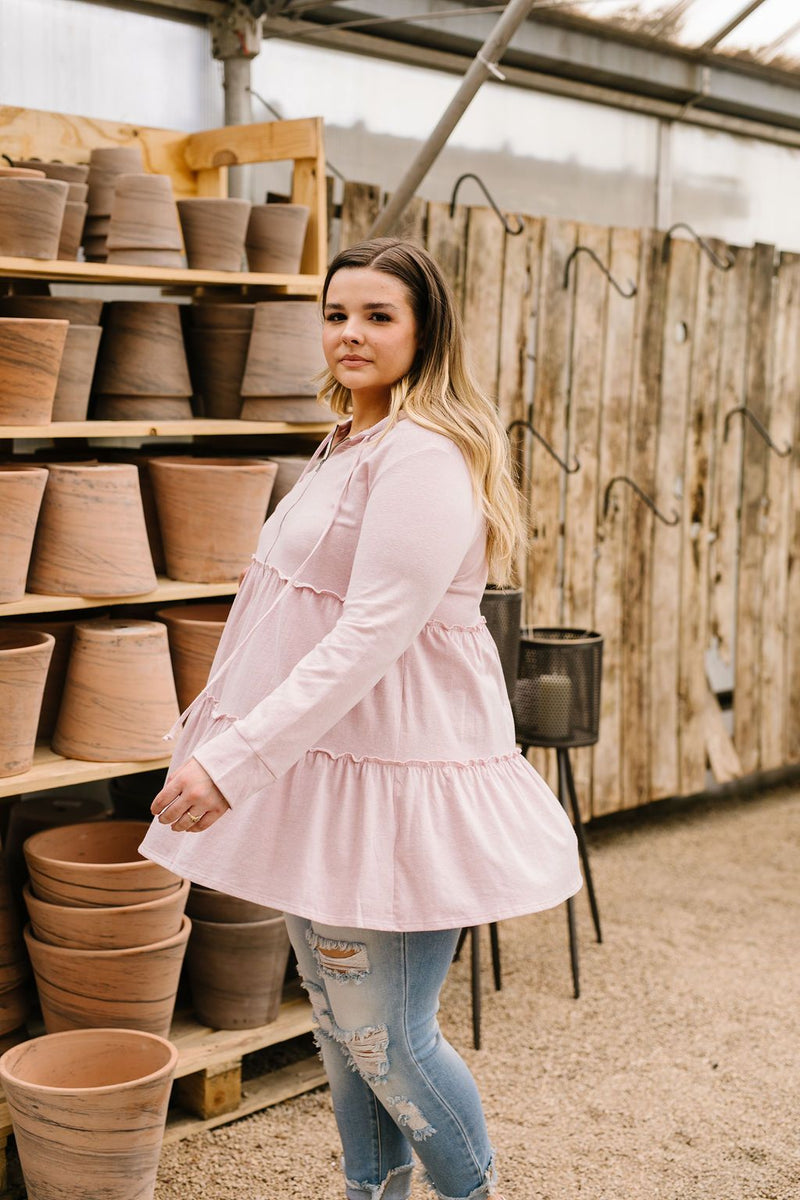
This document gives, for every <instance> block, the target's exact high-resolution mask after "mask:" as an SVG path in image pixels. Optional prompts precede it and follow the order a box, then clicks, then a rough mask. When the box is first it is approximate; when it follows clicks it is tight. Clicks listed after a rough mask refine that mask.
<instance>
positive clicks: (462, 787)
mask: <svg viewBox="0 0 800 1200" xmlns="http://www.w3.org/2000/svg"><path fill="white" fill-rule="evenodd" d="M322 306H323V334H322V340H323V348H324V353H325V359H326V362H327V364H328V373H327V375H326V378H325V379H324V382H323V385H322V389H321V392H320V396H321V397H322V398H323V399H326V400H328V401H329V403H330V404H331V406H332V407H333V410H334V411H335V412H336V413H337V414H338V415H339V416H341V417H342V418H343V419H342V421H341V422H340V423H339V424H338V425H337V426H336V428H335V429H334V430H333V432H332V433H331V434H329V435H328V437H327V438H325V440H324V441H323V442H322V444H321V446H320V447H319V449H318V450H317V452H316V453H315V455H314V457H313V458H312V459H311V461H310V463H309V464H308V467H307V468H306V470H305V471H304V473H303V475H302V477H301V478H300V480H299V481H298V483H297V484H296V486H295V487H294V488H293V489H292V491H291V492H290V493H289V494H288V495H287V496H285V497H284V499H283V500H282V501H281V503H280V504H279V505H278V507H277V508H276V509H275V511H274V513H273V514H272V515H271V516H270V518H269V520H268V521H267V523H266V524H265V526H264V528H263V531H262V534H261V537H260V540H259V544H258V548H257V551H256V554H255V556H254V558H253V561H252V563H251V565H250V567H249V568H248V570H247V572H246V574H245V577H244V579H243V582H242V586H241V588H240V591H239V594H238V596H237V598H236V601H235V603H234V606H233V609H232V611H231V615H230V618H229V620H228V623H227V625H226V628H225V632H224V635H223V638H222V641H221V643H220V647H219V651H218V654H217V657H216V659H215V662H214V666H213V668H212V671H211V676H210V679H209V683H208V685H207V687H206V689H205V690H204V692H203V693H202V694H201V696H200V697H199V698H198V700H197V701H195V703H194V704H193V705H192V706H191V710H190V711H188V712H187V713H186V714H184V725H183V728H182V730H181V732H180V735H179V739H178V742H177V744H176V747H175V753H174V757H173V763H172V767H171V773H170V776H169V779H168V782H167V783H166V785H165V787H164V789H163V790H162V791H161V792H160V793H159V795H158V796H157V797H156V799H155V800H154V802H153V806H152V811H153V813H154V814H155V816H156V817H157V820H156V821H154V823H153V826H152V827H151V830H150V832H149V833H148V835H147V837H146V839H145V842H144V845H143V847H142V849H143V852H144V854H146V855H147V856H148V857H150V858H153V859H155V860H156V861H157V862H160V863H163V864H164V865H165V866H167V867H169V868H170V869H171V870H173V871H175V872H176V873H177V874H179V875H182V876H187V877H189V878H190V879H193V880H195V881H197V882H198V883H202V884H205V885H206V886H208V887H211V888H216V889H218V890H220V891H224V892H228V893H231V894H233V895H236V896H241V897H244V898H245V899H248V900H253V901H256V902H257V903H259V904H265V905H270V906H271V907H273V908H280V909H282V910H283V911H285V913H286V921H287V925H288V928H289V933H290V936H291V939H292V943H293V945H294V948H295V951H296V954H297V958H298V962H299V966H300V971H301V974H302V976H303V980H304V984H305V987H306V989H307V990H308V993H309V996H310V997H311V1002H312V1005H313V1009H314V1016H315V1022H316V1035H317V1040H318V1044H319V1047H320V1050H321V1053H322V1057H323V1061H324V1063H325V1067H326V1070H327V1073H328V1076H329V1079H330V1084H331V1092H332V1097H333V1106H334V1112H335V1114H336V1120H337V1122H338V1126H339V1131H340V1135H341V1140H342V1144H343V1148H344V1159H343V1166H344V1176H345V1182H344V1192H345V1195H346V1196H347V1198H348V1200H406V1198H407V1197H408V1196H409V1194H410V1191H411V1164H412V1151H415V1152H416V1154H417V1155H418V1157H419V1159H420V1160H421V1161H422V1164H423V1166H424V1167H425V1170H426V1172H427V1178H428V1182H429V1183H430V1185H431V1187H432V1189H433V1190H434V1192H435V1194H436V1195H438V1196H439V1197H441V1198H443V1200H445V1198H446V1200H483V1198H484V1197H487V1198H488V1197H497V1195H498V1193H497V1184H496V1173H495V1167H494V1156H493V1150H492V1146H491V1143H490V1141H489V1136H488V1133H487V1130H486V1124H485V1121H484V1117H483V1112H482V1109H481V1102H480V1098H479V1096H478V1091H477V1088H476V1086H475V1082H474V1080H473V1078H472V1076H471V1074H470V1073H469V1071H468V1069H467V1067H466V1065H465V1064H464V1062H463V1061H462V1060H461V1058H460V1057H459V1056H458V1054H457V1053H456V1052H455V1051H454V1050H453V1048H452V1047H451V1046H450V1045H449V1044H448V1043H447V1042H446V1041H445V1040H444V1039H443V1038H442V1035H441V1032H440V1030H439V1027H438V1024H437V1020H436V1012H437V1009H438V997H439V992H440V990H441V987H442V984H443V982H444V979H445V976H446V974H447V970H448V967H449V964H450V962H451V960H452V957H453V953H454V949H455V946H456V942H457V939H458V935H459V930H460V929H461V928H462V926H470V925H479V924H483V923H485V922H489V921H496V920H500V919H501V918H504V917H514V916H517V915H519V914H521V913H529V912H533V911H536V910H538V909H544V908H548V907H552V906H554V905H557V904H560V903H561V902H562V901H563V900H565V899H567V897H568V896H571V895H572V894H573V893H574V892H575V891H577V889H578V888H579V887H580V882H581V881H580V874H579V869H578V861H577V854H576V846H575V838H574V835H573V832H572V827H571V825H570V823H569V821H568V820H567V818H566V816H565V815H564V813H563V811H562V809H561V806H560V805H559V803H558V801H557V800H556V799H555V797H554V796H553V795H552V793H551V792H550V791H549V790H548V789H547V787H546V786H545V785H544V783H543V782H542V780H541V779H540V778H539V776H538V775H537V774H536V772H535V771H534V770H533V768H532V767H531V766H530V765H529V764H528V763H527V762H526V760H525V759H524V757H523V756H522V755H521V753H520V752H519V751H518V749H517V747H516V745H515V739H514V722H513V718H512V714H511V709H510V706H509V702H508V697H507V693H506V688H505V684H504V681H503V674H502V669H501V666H500V661H499V657H498V654H497V650H496V648H495V645H494V642H493V640H492V638H491V636H490V634H489V632H488V630H487V627H486V624H485V622H484V621H483V619H482V618H481V614H480V609H479V604H480V600H481V596H482V593H483V591H484V588H485V586H486V582H487V575H488V576H489V577H490V578H492V579H493V580H494V581H495V582H503V581H505V580H506V579H507V578H508V576H509V574H510V572H511V570H512V564H513V562H514V558H515V554H516V552H517V550H518V546H519V540H520V536H521V520H520V515H519V511H520V510H519V505H518V497H517V492H516V490H515V487H514V483H513V480H512V476H511V473H510V469H509V460H508V445H507V441H506V438H505V436H504V433H503V430H502V427H501V425H500V424H499V421H498V417H497V414H496V412H495V409H494V407H493V405H492V404H491V403H490V402H489V401H488V400H487V399H486V398H485V397H484V396H483V395H482V394H481V393H480V391H479V389H478V388H477V387H476V386H475V383H474V382H473V381H472V379H471V378H470V375H469V372H468V370H467V367H466V365H465V361H464V350H463V339H462V333H461V328H460V323H459V319H458V314H457V311H456V308H455V305H454V302H453V298H452V295H451V293H450V291H449V289H448V287H447V285H446V283H445V281H444V279H443V277H442V274H441V272H440V270H439V268H438V267H437V266H436V264H435V262H434V261H433V260H432V259H431V257H430V256H429V255H428V254H427V253H426V252H425V251H424V250H422V249H421V248H419V247H417V246H415V245H413V244H411V243H407V242H401V241H395V240H392V239H376V240H374V241H369V242H363V243H361V244H360V245H357V246H354V247H353V248H352V249H349V250H345V251H343V252H342V253H341V254H339V255H338V257H337V258H336V259H335V260H334V262H333V263H332V265H331V267H330V270H329V271H328V275H327V278H326V280H325V286H324V290H323V298H322ZM176 834H177V835H181V836H176ZM186 835H192V836H186ZM197 835H202V836H197Z"/></svg>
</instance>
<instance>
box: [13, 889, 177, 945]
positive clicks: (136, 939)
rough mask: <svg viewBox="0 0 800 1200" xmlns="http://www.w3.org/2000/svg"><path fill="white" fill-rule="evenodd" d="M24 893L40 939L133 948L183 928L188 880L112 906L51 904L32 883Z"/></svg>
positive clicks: (61, 942) (34, 931) (64, 942)
mask: <svg viewBox="0 0 800 1200" xmlns="http://www.w3.org/2000/svg"><path fill="white" fill-rule="evenodd" d="M22 894H23V898H24V900H25V905H26V907H27V909H28V915H29V916H30V919H31V928H32V929H33V933H34V937H36V938H38V939H39V941H40V942H48V943H49V944H50V945H51V946H66V947H67V948H68V949H71V950H131V949H134V948H135V947H136V946H149V945H152V943H154V942H161V941H164V940H165V939H166V938H171V937H173V936H174V935H175V934H177V933H179V932H180V928H181V922H182V919H183V910H184V908H185V907H186V898H187V896H188V895H189V880H188V879H187V880H185V881H184V882H183V884H181V886H180V887H179V888H178V890H177V891H176V892H171V893H170V894H169V895H168V896H162V897H161V899H160V900H145V901H143V902H142V903H141V904H124V905H113V906H112V907H111V908H77V907H75V906H74V905H65V904H52V903H51V902H50V901H47V900H40V899H39V897H38V896H35V895H34V894H33V891H32V890H31V887H30V885H29V884H26V885H25V886H24V888H23V891H22Z"/></svg>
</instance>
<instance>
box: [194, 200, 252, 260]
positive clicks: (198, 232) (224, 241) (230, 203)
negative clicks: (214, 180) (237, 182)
mask: <svg viewBox="0 0 800 1200" xmlns="http://www.w3.org/2000/svg"><path fill="white" fill-rule="evenodd" d="M250 208H251V205H250V201H249V200H241V199H238V198H236V197H233V196H230V197H229V196H192V197H190V198H189V199H186V200H179V201H178V215H179V216H180V221H181V229H182V230H183V240H184V243H185V245H186V259H187V262H188V264H189V266H190V267H191V268H192V269H194V270H198V271H241V269H242V261H243V259H244V235H245V232H246V231H247V222H248V219H249V217H250Z"/></svg>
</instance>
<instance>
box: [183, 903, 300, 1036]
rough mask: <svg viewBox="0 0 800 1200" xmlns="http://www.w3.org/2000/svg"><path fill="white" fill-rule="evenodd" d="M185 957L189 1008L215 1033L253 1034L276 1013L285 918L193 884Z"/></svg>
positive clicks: (284, 946) (284, 952) (286, 949)
mask: <svg viewBox="0 0 800 1200" xmlns="http://www.w3.org/2000/svg"><path fill="white" fill-rule="evenodd" d="M186 910H187V912H188V913H189V915H190V916H191V919H192V933H191V937H190V938H189V948H188V951H187V955H186V966H187V971H188V974H189V987H190V989H191V994H192V1007H193V1009H194V1011H195V1015H196V1016H197V1017H198V1019H199V1020H200V1021H203V1022H204V1023H205V1024H206V1025H209V1026H211V1027H212V1028H213V1029H255V1028H257V1027H258V1026H259V1025H268V1024H269V1023H270V1021H274V1020H275V1019H276V1018H277V1016H278V1013H279V1011H280V1006H281V997H282V995H283V981H284V977H285V975H286V965H287V963H288V961H289V935H288V933H287V932H286V922H285V921H284V919H283V914H282V913H280V912H278V911H277V910H276V909H274V908H265V907H264V906H262V905H260V904H253V903H251V902H250V901H247V900H240V899H238V898H237V897H235V896H227V895H225V894H224V893H222V892H215V891H213V890H211V889H210V888H204V887H200V886H199V885H197V884H192V887H191V890H190V894H189V901H188V903H187V906H186Z"/></svg>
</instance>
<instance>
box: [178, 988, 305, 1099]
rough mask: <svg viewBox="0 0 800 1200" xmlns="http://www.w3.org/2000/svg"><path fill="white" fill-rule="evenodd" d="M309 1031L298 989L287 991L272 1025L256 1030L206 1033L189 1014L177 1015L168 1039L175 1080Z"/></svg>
mask: <svg viewBox="0 0 800 1200" xmlns="http://www.w3.org/2000/svg"><path fill="white" fill-rule="evenodd" d="M311 1028H312V1012H311V1005H310V1004H309V1002H308V999H307V997H306V995H305V993H304V992H301V990H300V988H299V986H298V987H296V988H287V990H286V991H285V993H284V998H283V1001H282V1003H281V1007H280V1010H279V1012H278V1016H277V1017H276V1019H275V1020H274V1021H271V1022H270V1023H269V1024H268V1025H259V1026H257V1027H256V1028H255V1029H209V1028H208V1027H207V1026H205V1025H200V1024H199V1023H198V1021H197V1019H196V1017H194V1015H193V1014H192V1013H191V1012H188V1011H183V1012H178V1013H176V1014H175V1017H174V1019H173V1022H172V1028H171V1029H170V1035H169V1036H170V1041H171V1042H174V1044H175V1045H176V1046H177V1047H178V1051H179V1058H178V1066H177V1069H176V1072H175V1073H176V1076H177V1078H181V1077H182V1076H184V1075H192V1074H193V1073H194V1072H196V1071H210V1070H215V1069H217V1068H223V1067H227V1066H229V1065H230V1063H231V1062H232V1061H233V1060H234V1059H237V1058H238V1059H240V1058H242V1056H243V1055H245V1054H252V1053H253V1052H254V1051H256V1050H263V1049H265V1048H266V1047H267V1046H276V1045H278V1043H280V1042H287V1041H289V1040H290V1039H291V1038H295V1037H300V1036H301V1034H304V1033H309V1032H310V1030H311Z"/></svg>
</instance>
